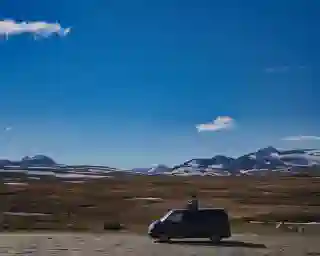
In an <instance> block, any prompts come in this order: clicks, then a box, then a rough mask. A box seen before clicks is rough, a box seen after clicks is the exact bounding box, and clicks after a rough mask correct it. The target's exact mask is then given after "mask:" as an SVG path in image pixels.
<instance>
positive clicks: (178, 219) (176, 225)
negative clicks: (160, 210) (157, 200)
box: [163, 211, 184, 238]
mask: <svg viewBox="0 0 320 256" xmlns="http://www.w3.org/2000/svg"><path fill="white" fill-rule="evenodd" d="M182 218H183V213H182V212H181V211H174V212H172V213H171V214H170V215H169V216H168V217H167V218H166V219H165V220H164V222H163V224H164V231H165V233H166V235H167V236H168V237H171V238H179V237H181V234H183V232H184V231H183V229H184V228H183V220H182Z"/></svg>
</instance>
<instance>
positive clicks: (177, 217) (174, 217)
mask: <svg viewBox="0 0 320 256" xmlns="http://www.w3.org/2000/svg"><path fill="white" fill-rule="evenodd" d="M182 215H183V214H182V212H176V211H170V212H168V213H167V214H166V215H165V216H163V217H162V218H161V219H160V220H161V222H164V221H171V222H176V223H178V222H181V220H182Z"/></svg>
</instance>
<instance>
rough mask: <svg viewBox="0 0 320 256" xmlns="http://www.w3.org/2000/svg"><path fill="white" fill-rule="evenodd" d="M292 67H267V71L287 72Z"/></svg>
mask: <svg viewBox="0 0 320 256" xmlns="http://www.w3.org/2000/svg"><path fill="white" fill-rule="evenodd" d="M289 69H290V67H289V66H278V67H268V68H266V69H265V72H266V73H285V72H288V71H289Z"/></svg>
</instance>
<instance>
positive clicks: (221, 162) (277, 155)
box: [0, 146, 320, 176]
mask: <svg viewBox="0 0 320 256" xmlns="http://www.w3.org/2000/svg"><path fill="white" fill-rule="evenodd" d="M0 169H9V170H10V169H11V170H12V169H20V170H21V169H25V170H33V169H37V170H41V169H43V170H48V169H49V170H50V171H53V172H55V171H66V172H69V171H71V172H77V173H78V172H88V173H93V172H95V173H96V172H99V173H107V172H118V171H124V170H120V169H116V168H111V167H108V166H93V165H61V164H57V163H56V162H55V161H54V160H53V159H51V158H50V157H48V156H45V155H36V156H32V157H29V156H27V157H23V158H22V159H21V160H19V161H11V160H7V159H2V160H1V159H0ZM126 172H127V173H128V172H129V173H131V174H139V175H179V176H191V175H201V176H205V175H210V176H231V175H236V176H239V175H268V174H276V175H279V174H282V175H292V174H296V173H298V174H300V173H303V172H307V173H310V172H316V174H317V176H320V150H316V149H293V150H278V149H276V148H274V147H271V146H269V147H266V148H262V149H259V150H257V151H256V152H252V153H249V154H245V155H243V156H240V157H238V158H232V157H228V156H223V155H216V156H214V157H212V158H194V159H190V160H188V161H185V162H184V163H181V164H178V165H175V166H172V167H168V166H166V165H163V164H159V165H154V166H151V167H149V168H134V169H132V170H126ZM318 172H319V173H318Z"/></svg>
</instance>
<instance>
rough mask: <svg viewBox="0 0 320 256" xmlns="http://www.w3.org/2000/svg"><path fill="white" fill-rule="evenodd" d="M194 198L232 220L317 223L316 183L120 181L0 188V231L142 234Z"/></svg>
mask: <svg viewBox="0 0 320 256" xmlns="http://www.w3.org/2000/svg"><path fill="white" fill-rule="evenodd" d="M194 192H196V193H197V194H198V197H199V198H200V205H201V206H203V207H224V208H226V209H227V210H228V211H229V213H230V216H231V218H232V219H233V220H238V221H239V220H257V221H259V220H261V221H268V220H272V221H303V222H305V221H320V179H317V178H311V177H299V178H297V177H286V178H284V177H282V178H279V177H277V178H271V177H270V178H261V177H260V178H257V177H192V178H191V177H188V178H187V177H160V176H154V177H150V176H148V177H147V176H128V177H125V176H124V177H121V178H114V179H103V180H98V181H97V180H94V181H87V182H85V183H79V184H77V183H75V184H73V183H64V182H61V181H57V180H46V181H43V180H42V181H40V180H34V181H29V185H27V186H15V185H6V184H4V183H3V182H2V183H1V184H0V201H1V203H0V213H2V214H1V215H0V222H1V226H0V228H2V229H5V230H16V229H21V228H23V229H77V230H96V231H100V230H104V229H111V230H120V229H123V228H126V229H129V230H146V228H147V225H148V224H149V223H150V222H151V221H152V220H155V219H158V218H159V217H160V216H162V215H163V214H164V212H166V211H167V210H168V209H171V208H179V207H184V206H185V203H186V201H187V200H188V199H189V197H190V195H191V193H194ZM12 212H16V213H19V212H27V213H45V214H46V215H39V216H37V215H35V216H20V215H11V214H10V213H12Z"/></svg>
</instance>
